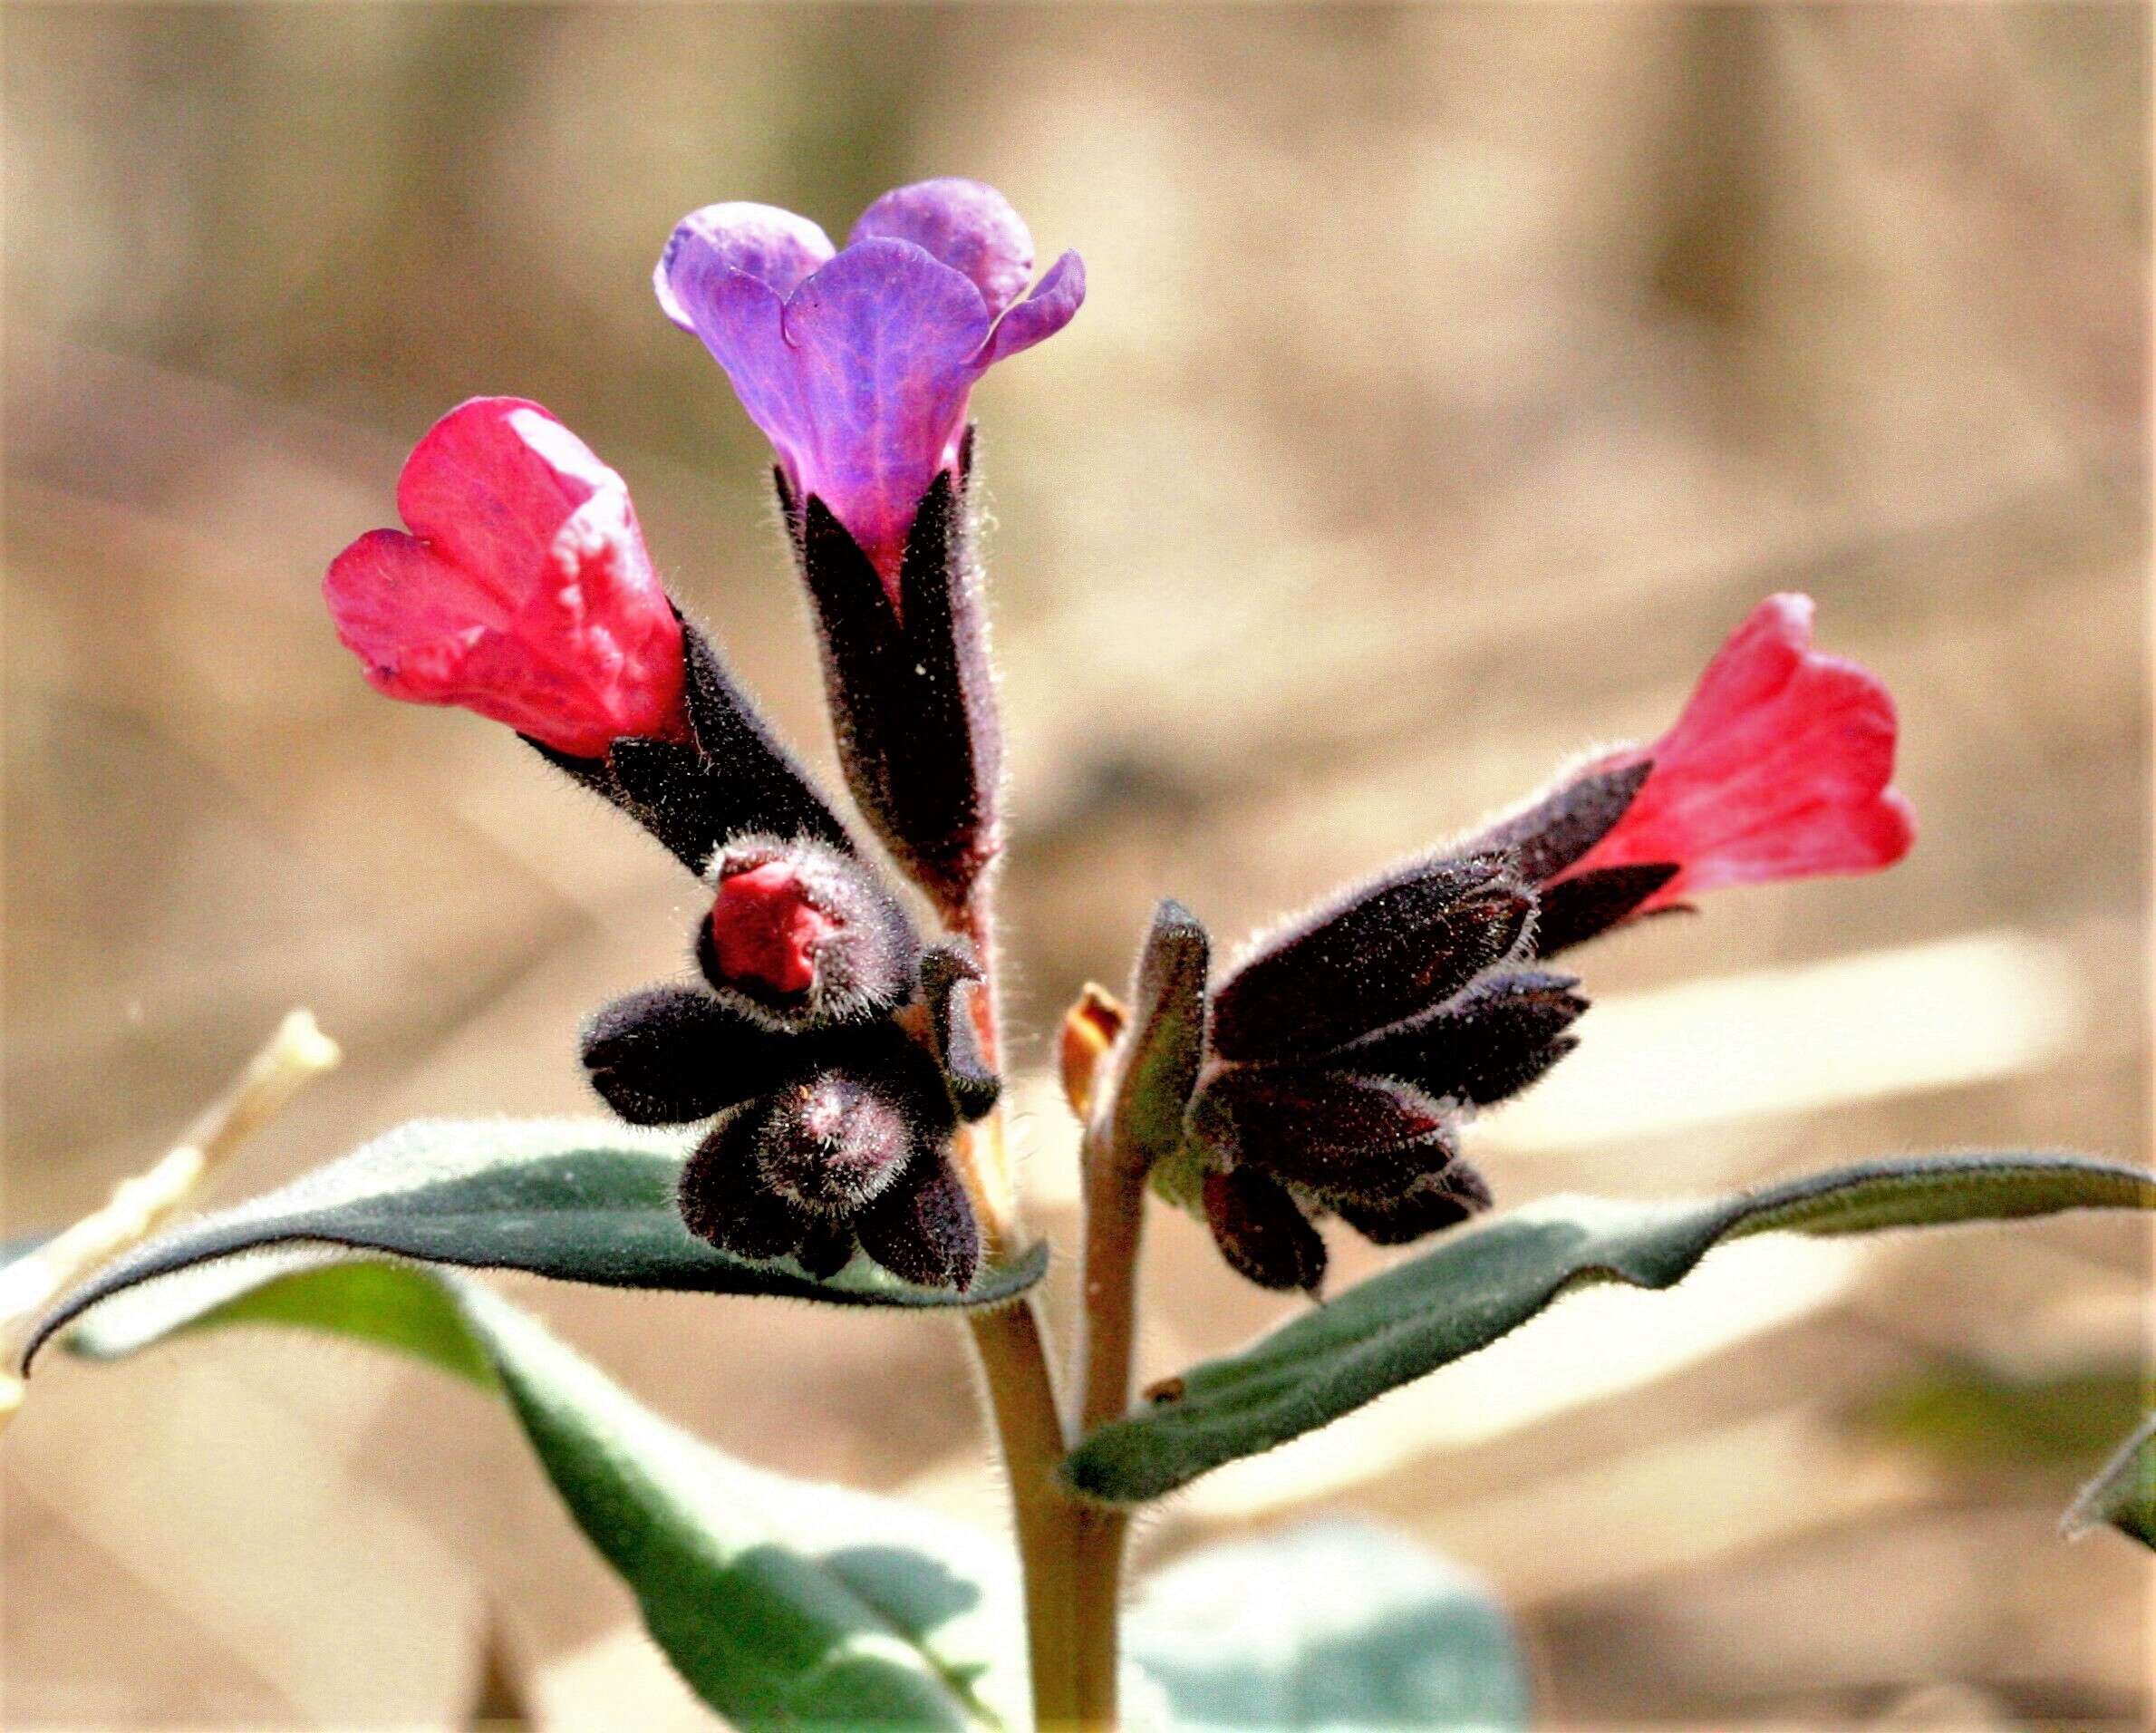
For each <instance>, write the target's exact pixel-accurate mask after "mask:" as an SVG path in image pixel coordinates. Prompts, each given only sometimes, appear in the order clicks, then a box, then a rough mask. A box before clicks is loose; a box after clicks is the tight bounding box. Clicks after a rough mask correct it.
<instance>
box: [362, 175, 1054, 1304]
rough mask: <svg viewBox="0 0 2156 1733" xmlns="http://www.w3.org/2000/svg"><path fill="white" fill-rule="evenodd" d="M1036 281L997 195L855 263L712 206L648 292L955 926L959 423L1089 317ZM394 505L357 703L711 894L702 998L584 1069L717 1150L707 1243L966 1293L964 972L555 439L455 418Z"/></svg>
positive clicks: (880, 229)
mask: <svg viewBox="0 0 2156 1733" xmlns="http://www.w3.org/2000/svg"><path fill="white" fill-rule="evenodd" d="M1031 263H1032V243H1031V240H1030V237H1028V235H1027V233H1026V229H1025V226H1024V224H1023V223H1021V222H1020V220H1019V218H1018V217H1017V215H1016V214H1015V213H1014V212H1013V211H1012V210H1011V209H1010V207H1009V206H1008V205H1007V204H1005V203H1004V202H1003V200H1002V198H1001V197H1000V196H999V195H998V194H996V193H995V192H993V191H992V190H991V189H988V188H986V187H982V186H980V185H978V184H976V183H974V182H971V181H962V180H939V181H927V182H923V183H922V184H920V185H918V186H914V187H907V188H902V189H898V190H897V191H895V192H893V193H890V194H887V195H885V197H884V198H881V199H879V200H877V201H876V203H875V205H874V206H873V207H871V208H870V209H869V210H868V212H867V213H866V214H865V216H864V217H863V218H862V219H861V221H860V223H859V224H857V225H856V228H855V232H854V236H853V238H852V240H851V242H850V243H849V244H848V245H847V247H846V248H845V249H844V250H843V251H837V252H835V251H834V249H833V248H832V247H831V245H830V243H829V242H828V241H827V240H826V239H825V238H824V236H823V233H822V231H821V230H820V229H817V228H816V227H815V225H813V224H811V223H807V222H806V221H804V220H803V219H802V218H798V217H794V216H791V215H789V214H788V213H786V212H783V211H776V210H772V209H770V208H767V207H763V206H755V205H717V206H711V207H709V208H705V209H703V210H700V211H697V212H694V213H692V214H691V216H689V217H688V218H684V219H683V220H682V223H681V225H680V226H679V227H678V228H676V229H675V231H674V233H673V236H672V238H671V239H670V240H669V241H668V243H667V245H666V247H665V250H664V252H663V254H662V257H661V260H660V264H659V267H658V270H657V273H656V278H655V280H656V286H657V289H658V294H659V299H660V303H661V305H662V308H663V309H664V311H665V312H666V313H667V314H668V315H670V316H671V317H672V318H673V319H675V320H676V321H677V322H678V323H680V324H683V325H684V326H686V327H688V328H689V329H691V330H693V331H694V332H695V333H696V334H698V335H699V336H700V337H701V338H702V339H703V341H704V342H705V344H707V345H708V346H709V347H710V348H711V352H712V353H713V354H714V355H715V356H716V357H717V358H718V360H719V361H720V364H721V365H722V366H723V367H724V368H725V369H726V371H727V374H728V377H729V378H730V381H731V382H732V383H733V385H734V388H735V390H736V392H737V393H738V394H739V395H740V399H741V402H742V404H743V406H744V407H745V408H746V409H747V410H748V411H749V416H750V419H751V420H752V421H755V422H756V424H757V425H758V426H759V428H761V429H762V430H763V431H765V433H766V434H768V435H769V438H770V440H771V441H772V444H773V447H774V449H775V451H776V453H777V456H778V476H779V485H780V489H781V494H782V498H783V500H784V502H785V506H786V511H787V517H788V524H789V527H790V529H791V534H792V541H793V545H794V549H795V552H796V555H797V557H798V560H799V563H800V565H801V567H802V574H803V576H804V578H805V580H806V581H807V586H808V589H809V593H810V595H811V597H812V599H813V600H814V602H815V605H816V608H817V617H818V621H819V624H820V625H821V628H822V638H823V648H824V658H825V665H826V669H827V673H828V675H829V680H830V687H831V692H832V701H833V712H834V720H835V721H836V734H837V739H838V745H839V753H840V759H841V761H842V763H843V764H844V766H845V768H846V775H847V780H848V783H849V785H850V786H851V788H852V789H853V791H854V793H855V795H856V800H857V802H858V804H859V805H860V807H861V809H862V811H863V812H864V814H865V816H866V817H867V818H868V819H869V820H870V822H871V824H872V825H873V826H874V827H875V829H876V831H877V832H878V834H879V835H880V836H881V837H883V839H884V840H885V843H886V844H887V845H888V846H889V847H890V848H891V851H892V853H893V855H894V857H895V858H896V860H897V863H898V865H899V866H901V867H902V868H903V869H904V870H905V872H906V873H907V875H908V876H910V877H912V878H913V879H914V883H915V884H916V885H918V886H920V887H921V888H922V889H923V891H925V892H926V893H927V895H928V896H929V897H930V898H931V900H932V901H933V903H934V905H936V907H937V909H938V911H939V913H940V914H942V915H943V916H944V917H945V918H946V920H947V921H948V922H949V923H950V924H952V925H954V926H962V925H965V924H967V919H968V917H969V916H970V915H971V914H972V909H971V907H970V903H969V898H970V896H971V893H972V888H973V886H974V885H975V883H976V882H977V881H978V879H979V878H980V876H981V874H982V872H984V871H985V869H986V867H987V866H988V864H989V863H990V862H991V860H992V858H993V857H994V854H995V849H996V846H997V828H996V817H995V811H994V795H995V786H996V779H997V774H998V770H997V741H996V731H995V719H994V712H993V706H992V702H991V692H990V691H989V685H988V676H987V665H986V656H985V650H984V645H983V638H982V632H981V621H980V603H979V580H978V574H977V572H976V570H975V568H974V566H973V564H972V554H971V547H970V538H969V534H968V524H967V508H966V501H965V488H966V483H967V480H968V479H969V470H970V454H971V439H970V432H969V429H968V425H967V421H966V406H967V399H968V395H969V392H971V389H972V384H973V382H975V381H976V380H977V379H979V378H980V376H981V373H984V372H985V371H986V370H987V369H988V368H989V366H991V364H992V363H995V362H997V361H999V360H1001V359H1003V358H1004V357H1005V356H1008V355H1012V354H1015V353H1019V352H1020V350H1023V349H1025V348H1028V347H1030V346H1031V345H1032V344H1037V343H1039V341H1041V339H1043V338H1044V337H1047V336H1049V335H1051V334H1053V333H1054V332H1056V331H1057V330H1059V329H1060V328H1061V327H1062V326H1063V325H1064V324H1067V323H1068V321H1069V319H1070V317H1071V315H1073V314H1074V313H1075V312H1076V311H1077V310H1078V304H1079V302H1080V301H1081V300H1082V298H1083V296H1084V293H1085V279H1084V271H1083V268H1082V267H1081V266H1080V265H1079V264H1078V259H1077V257H1076V256H1075V255H1066V256H1065V257H1063V258H1062V259H1061V260H1059V262H1058V263H1057V264H1056V266H1054V267H1053V268H1052V269H1051V270H1050V271H1049V273H1048V275H1047V276H1046V277H1044V278H1043V279H1042V281H1041V283H1040V284H1039V286H1038V287H1037V288H1036V289H1035V291H1034V292H1033V293H1032V294H1031V295H1028V296H1025V297H1024V298H1022V299H1021V298H1020V291H1021V290H1022V289H1023V288H1024V286H1025V285H1026V282H1027V280H1028V278H1029V277H1030V271H1031ZM397 503H398V508H399V511H400V513H401V516H402V517H403V519H404V522H405V525H406V528H405V529H403V530H394V529H379V530H374V531H372V532H370V533H369V534H367V535H364V536H363V537H360V538H359V539H358V540H357V541H355V542H353V544H352V545H351V546H350V547H347V548H346V549H345V550H344V551H343V553H341V554H340V555H338V557H336V559H335V560H334V562H333V563H332V564H331V566H330V568H329V573H328V576H327V578H326V579H325V580H324V596H325V599H326V600H327V602H328V604H329V609H330V614H331V616H332V618H333V619H334V622H335V624H336V627H337V631H338V634H339V636H340V637H342V638H343V641H344V643H345V644H346V645H347V646H349V647H350V648H351V649H352V650H353V652H354V654H357V655H358V656H359V657H360V659H361V661H362V663H363V665H364V667H365V669H366V673H367V677H368V679H369V681H370V682H371V683H372V684H373V685H374V686H375V687H376V688H377V689H378V690H380V691H382V692H386V693H388V694H389V695H390V696H392V697H394V698H401V699H405V700H408V701H411V702H420V703H434V704H456V705H461V706H463V707H464V708H466V709H469V710H472V711H475V712H478V713H479V714H480V715H483V716H487V717H489V718H491V719H493V720H495V721H502V722H506V723H508V725H509V726H510V727H511V728H513V729H515V730H516V731H517V732H518V733H519V734H520V735H522V736H523V737H524V739H525V740H526V741H528V742H529V743H530V744H531V745H532V746H533V747H534V748H535V749H536V750H537V751H539V752H540V753H541V755H543V756H544V757H545V758H546V760H548V761H549V762H551V763H553V764H554V765H556V767H557V768H558V769H560V770H563V771H565V772H566V773H567V774H568V775H569V776H571V777H573V778H574V779H575V780H576V781H578V782H579V783H581V784H583V785H584V786H585V787H586V788H588V789H592V790H593V791H594V792H595V793H597V794H600V795H602V796H603V797H604V798H605V799H607V800H609V801H610V802H612V803H613V804H614V806H616V807H618V808H620V809H621V810H623V811H624V812H625V813H626V814H628V815H629V816H630V817H631V818H633V819H634V820H635V821H636V822H637V823H639V824H640V825H642V826H643V828H645V829H646V830H647V831H649V832H650V833H651V834H652V835H653V837H656V838H657V839H658V840H659V841H660V842H661V843H662V844H663V845H664V846H665V847H667V848H668V849H670V850H671V851H672V853H673V855H674V856H675V857H677V858H678V859H679V860H680V861H681V862H682V865H684V866H687V867H688V868H689V870H690V871H691V872H693V873H695V874H697V875H698V876H699V877H700V878H701V880H702V881H703V883H704V884H705V886H707V887H708V889H709V891H710V894H711V907H710V910H709V912H708V914H706V915H703V916H702V917H701V918H700V919H699V921H698V923H697V929H696V934H695V938H694V941H693V944H692V951H693V955H694V959H695V963H696V966H697V971H698V974H699V976H700V980H699V981H698V982H697V983H696V984H694V985H691V986H684V985H667V986H661V987H653V988H651V989H648V990H646V991H643V992H636V993H632V994H629V995H628V996H627V997H625V998H623V999H620V1000H617V1001H615V1002H614V1003H612V1004H610V1005H608V1006H607V1007H605V1008H604V1010H603V1011H601V1012H599V1013H598V1014H597V1015H596V1016H595V1017H594V1018H593V1019H592V1020H591V1021H590V1022H589V1024H588V1025H587V1027H586V1029H585V1039H584V1059H585V1066H586V1069H587V1071H588V1074H589V1076H590V1078H591V1081H592V1084H593V1086H594V1088H595V1089H596V1090H597V1091H598V1093H599V1094H600V1096H601V1097H602V1098H603V1099H604V1100H605V1101H606V1102H607V1103H608V1104H609V1105H610V1106H611V1107H613V1108H614V1109H615V1111H617V1112H618V1113H620V1114H621V1115H622V1117H623V1118H626V1119H629V1120H631V1121H633V1122H634V1123H637V1124H643V1125H682V1126H690V1125H698V1124H701V1123H703V1122H705V1121H709V1122H710V1127H709V1129H708V1130H707V1131H706V1132H705V1134H704V1136H703V1137H702V1138H701V1141H700V1142H699V1143H698V1145H697V1147H696V1148H695V1151H694V1153H693V1154H692V1155H691V1157H689V1159H688V1160H687V1162H686V1163H685V1165H684V1167H683V1169H682V1181H681V1186H680V1199H681V1205H682V1215H683V1218H684V1219H685V1221H686V1222H687V1224H688V1225H689V1226H690V1228H691V1230H692V1231H693V1232H695V1233H696V1234H699V1235H701V1237H702V1238H704V1239H706V1240H708V1241H710V1242H711V1244H714V1245H716V1246H718V1247H720V1249H722V1250H724V1251H727V1252H730V1253H731V1254H736V1255H739V1256H743V1257H749V1258H774V1257H791V1258H793V1259H795V1260H796V1261H797V1262H798V1263H799V1264H800V1265H801V1266H802V1267H803V1268H805V1269H806V1270H807V1271H808V1272H809V1273H811V1274H813V1275H817V1276H824V1275H828V1274H831V1273H836V1271H837V1270H838V1269H839V1268H841V1267H843V1265H844V1264H845V1263H846V1262H847V1261H848V1260H849V1259H850V1258H851V1257H852V1256H853V1254H854V1253H855V1250H856V1247H858V1248H859V1249H861V1250H864V1251H865V1252H866V1253H867V1254H868V1255H869V1256H870V1257H871V1258H873V1259H874V1260H875V1262H876V1263H880V1264H882V1265H883V1266H884V1267H885V1269H887V1270H890V1271H891V1272H893V1273H895V1274H897V1275H899V1276H901V1277H903V1278H904V1279H906V1280H909V1281H912V1282H915V1283H922V1284H924V1285H930V1286H938V1287H949V1288H964V1287H966V1286H967V1285H969V1284H970V1283H972V1279H973V1276H974V1273H975V1271H976V1269H977V1267H978V1264H979V1263H980V1260H981V1254H982V1233H981V1224H980V1222H979V1220H978V1219H977V1212H976V1207H975V1204H976V1200H974V1199H973V1198H972V1196H970V1195H969V1193H968V1191H967V1189H966V1186H965V1185H964V1184H963V1183H962V1178H961V1175H960V1171H959V1169H958V1168H957V1167H956V1166H955V1165H954V1163H953V1160H952V1153H953V1148H954V1144H955V1140H956V1138H957V1137H958V1136H959V1134H960V1130H961V1128H962V1125H963V1124H964V1122H965V1121H967V1120H969V1119H972V1118H979V1117H981V1115H982V1114H984V1113H986V1112H987V1111H989V1109H991V1107H992V1106H993V1104H994V1101H995V1099H996V1097H997V1093H998V1090H999V1089H1000V1083H999V1080H998V1079H997V1078H996V1077H995V1075H994V1073H993V1071H992V1070H991V1068H990V1067H989V1065H988V1064H987V1063H986V1062H985V1060H984V1058H983V1055H982V1052H981V1045H980V1041H979V1037H978V1033H977V1030H976V1025H975V1017H974V1007H973V1004H972V996H973V986H974V983H975V982H976V981H977V980H978V974H979V972H978V969H977V967H976V966H975V964H974V963H973V961H972V955H971V954H970V952H969V951H968V950H967V949H966V947H965V945H964V943H963V942H962V941H953V942H952V943H947V944H924V943H923V940H922V938H921V937H920V935H919V934H918V933H917V932H916V930H915V928H914V924H913V922H912V921H911V919H909V917H908V915H906V913H905V910H904V906H903V905H902V904H901V902H900V900H899V898H898V896H896V895H895V894H894V892H893V890H892V889H891V888H890V887H889V886H888V885H886V883H885V880H884V879H883V877H882V876H881V874H880V872H879V870H878V869H877V867H876V866H874V865H873V864H872V863H871V862H870V860H869V859H868V857H866V855H865V852H864V851H863V849H862V848H861V847H860V846H859V844H858V843H857V841H856V838H855V837H854V836H853V834H852V833H851V831H850V830H849V828H848V827H847V826H846V823H845V822H844V820H842V819H841V818H839V817H838V816H837V814H836V811H835V810H834V809H833V808H832V806H831V805H830V803H829V802H828V801H827V800H826V799H824V797H823V796H822V794H821V793H819V792H818V790H817V789H816V787H815V786H814V784H813V783H812V782H811V781H810V780H809V779H808V778H807V776H806V775H805V774H804V772H803V771H802V770H801V769H800V767H799V766H798V764H797V763H796V762H795V761H794V760H793V759H792V757H791V756H790V755H789V754H788V752H787V751H786V750H785V749H784V748H783V747H782V746H781V745H780V744H779V743H778V741H777V740H776V738H775V737H774V736H773V735H772V733H771V731H769V729H768V728H767V727H766V726H765V724H764V722H763V721H762V720H761V718H760V717H759V716H758V714H757V712H756V711H755V709H754V707H753V706H752V705H751V704H750V702H749V700H748V699H747V697H746V696H745V695H744V694H743V693H742V692H741V691H740V688H739V687H738V686H737V685H736V683H734V681H733V679H732V677H731V676H730V673H729V672H728V671H727V669H726V666H725V663H724V662H723V660H722V659H721V658H720V654H719V653H718V652H717V650H716V649H715V648H714V647H713V645H712V644H711V641H710V640H709V638H708V637H706V636H705V634H703V633H701V631H699V630H698V629H697V628H696V627H694V626H693V625H691V624H689V623H688V622H687V621H686V620H684V619H683V617H682V615H681V612H680V610H679V609H678V608H677V607H676V606H675V605H674V603H673V602H672V599H671V598H670V597H669V596H668V595H667V594H666V592H665V590H664V588H663V587H662V586H661V584H660V582H659V580H658V577H657V576H656V575H655V573H654V571H653V565H652V560H651V557H650V555H649V553H648V552H647V551H646V549H645V547H644V542H643V532H642V530H641V529H640V528H639V527H638V524H637V521H636V514H635V510H634V508H633V506H632V505H631V503H630V499H629V492H628V489H627V488H626V486H625V485H624V483H623V481H622V479H621V477H620V476H619V475H617V474H616V473H615V472H614V470H611V469H609V468H607V467H606V466H605V465H604V464H603V463H602V462H600V461H599V460H598V459H597V458H596V457H595V456H594V455H593V453H592V451H591V450H590V448H589V447H587V446H586V445H585V443H584V442H583V441H581V440H579V439H578V438H577V437H576V436H575V434H573V433H571V432H570V431H569V430H568V429H567V428H566V427H564V426H563V425H562V423H561V422H560V421H556V419H555V418H554V417H553V416H552V415H550V414H548V413H547V411H546V410H544V409H542V408H540V407H539V406H538V405H537V404H536V403H532V402H526V401H524V400H522V399H519V398H507V397H495V398H480V399H476V400H474V401H473V402H468V403H465V404H463V405H462V406H460V407H459V408H458V409H456V410H453V411H450V414H448V415H446V416H445V417H443V418H442V420H441V421H440V422H438V423H437V424H436V426H435V427H434V428H433V429H432V430H431V431H430V432H429V433H428V434H427V436H426V437H425V438H424V439H422V440H421V441H420V443H419V444H418V446H417V447H416V448H415V449H414V450H413V451H412V453H411V458H410V460H408V461H407V462H406V464H405V466H404V470H403V473H402V475H401V478H400V479H399V483H398V489H397Z"/></svg>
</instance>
